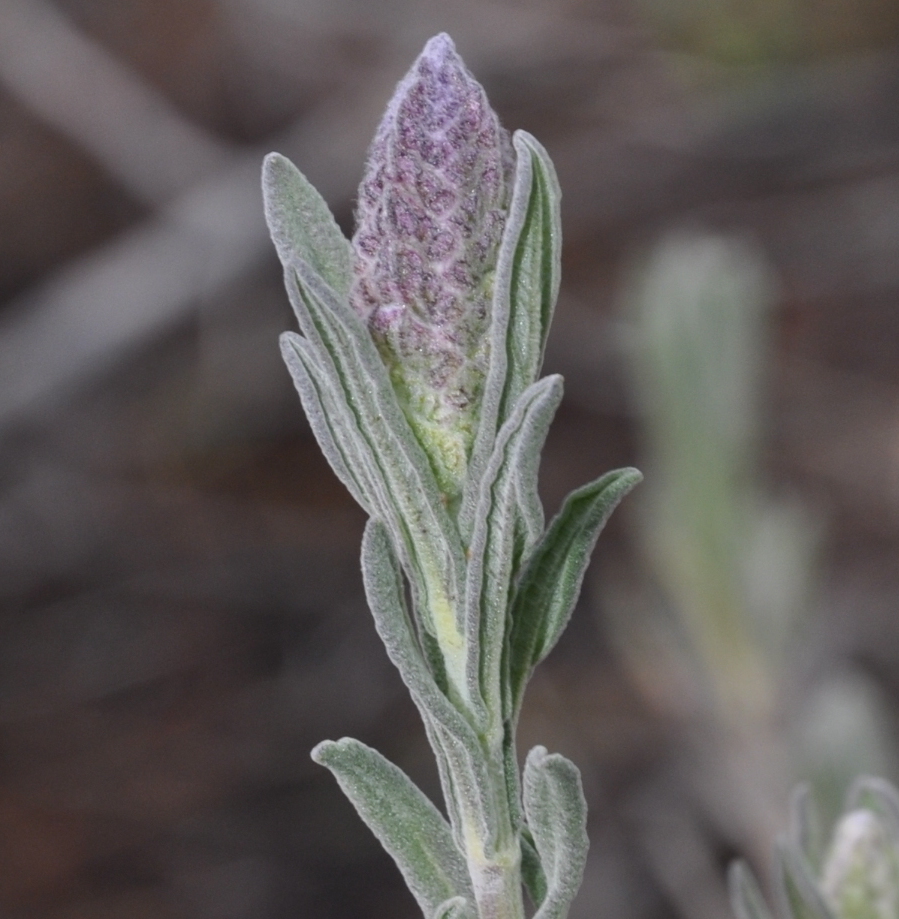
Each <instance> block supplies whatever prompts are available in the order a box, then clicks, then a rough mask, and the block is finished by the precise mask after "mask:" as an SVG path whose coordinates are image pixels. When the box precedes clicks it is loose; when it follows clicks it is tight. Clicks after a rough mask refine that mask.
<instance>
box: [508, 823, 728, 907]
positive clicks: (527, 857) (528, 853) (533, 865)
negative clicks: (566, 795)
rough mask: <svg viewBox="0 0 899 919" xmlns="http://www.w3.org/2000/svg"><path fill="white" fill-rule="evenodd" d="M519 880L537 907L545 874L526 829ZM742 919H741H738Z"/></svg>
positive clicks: (523, 834) (524, 829)
mask: <svg viewBox="0 0 899 919" xmlns="http://www.w3.org/2000/svg"><path fill="white" fill-rule="evenodd" d="M521 880H522V881H523V882H524V888H525V890H527V892H528V896H529V897H530V898H531V903H533V904H534V906H539V905H540V904H541V903H542V902H543V901H544V899H546V874H545V873H544V871H543V865H541V864H540V856H539V855H538V854H537V849H536V847H535V846H534V840H533V837H532V836H531V832H530V830H529V829H528V828H527V827H522V832H521ZM740 919H742V917H740Z"/></svg>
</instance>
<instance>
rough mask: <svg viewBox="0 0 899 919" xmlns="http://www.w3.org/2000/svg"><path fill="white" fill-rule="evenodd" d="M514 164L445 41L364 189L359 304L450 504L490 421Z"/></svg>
mask: <svg viewBox="0 0 899 919" xmlns="http://www.w3.org/2000/svg"><path fill="white" fill-rule="evenodd" d="M513 159H514V154H513V151H512V145H511V142H510V138H509V135H508V132H506V131H505V130H504V129H503V128H502V127H500V124H499V120H498V119H497V117H496V114H495V113H494V112H493V111H492V110H491V108H490V106H489V104H488V102H487V97H486V96H485V94H484V90H483V89H482V87H481V86H480V85H479V84H478V83H477V82H476V81H475V79H474V78H473V77H472V76H471V74H470V73H469V72H468V70H467V69H466V67H465V64H464V63H463V62H462V59H461V58H460V57H459V56H458V54H457V53H456V49H455V48H454V46H453V43H452V41H451V40H450V38H449V36H447V35H438V36H436V37H435V38H432V39H431V40H430V41H429V42H428V44H427V45H426V46H425V49H424V51H423V52H422V53H421V56H420V57H419V58H418V60H417V61H416V62H415V64H414V65H413V66H412V69H411V70H410V71H409V73H408V74H407V75H406V77H405V79H404V80H403V81H402V82H401V83H400V84H399V86H398V87H397V90H396V93H395V94H394V96H393V99H392V100H391V102H390V105H389V106H388V108H387V112H386V114H385V115H384V118H383V120H382V121H381V124H380V126H379V128H378V132H377V134H376V135H375V139H374V141H373V142H372V146H371V149H370V151H369V157H368V164H367V167H366V172H365V177H364V179H363V181H362V185H361V186H360V188H359V201H358V205H357V212H356V220H357V229H356V233H355V235H354V237H353V249H354V253H355V265H354V267H355V277H354V281H353V286H352V289H351V292H350V299H351V302H352V304H353V307H354V309H355V310H356V311H357V313H358V314H359V315H360V316H361V317H362V318H363V319H364V320H365V321H366V323H367V324H368V327H369V329H370V331H371V334H372V336H373V338H374V340H375V342H376V344H377V346H378V349H379V351H380V352H381V355H382V357H383V359H384V362H385V364H386V365H387V367H388V370H389V372H390V376H391V380H392V382H393V385H394V388H395V390H396V392H397V395H398V397H399V400H400V404H401V405H402V407H403V411H404V412H405V414H406V416H407V418H408V419H409V422H410V424H411V425H412V428H413V430H414V431H415V433H416V436H417V437H418V439H419V441H420V442H421V444H422V446H423V447H424V449H425V451H426V452H427V453H428V455H429V457H430V459H431V463H432V465H433V467H434V470H435V473H436V474H437V478H438V481H439V483H440V485H441V487H442V488H443V490H444V491H445V492H446V493H447V494H448V495H449V496H453V495H456V494H458V493H459V492H460V491H461V487H462V483H463V482H464V476H465V471H466V467H467V462H468V457H469V454H470V451H471V445H472V441H473V439H474V434H475V428H476V423H477V417H478V413H479V409H480V401H481V395H482V391H483V387H484V379H485V375H486V370H487V360H488V356H489V341H488V337H489V336H488V325H489V320H490V303H491V298H492V295H493V275H494V270H495V267H496V258H497V251H498V248H499V242H500V237H501V236H502V232H503V227H504V225H505V218H506V211H507V208H508V204H509V197H510V185H511V172H512V167H513Z"/></svg>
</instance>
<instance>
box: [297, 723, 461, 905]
mask: <svg viewBox="0 0 899 919" xmlns="http://www.w3.org/2000/svg"><path fill="white" fill-rule="evenodd" d="M312 758H313V760H315V762H317V763H320V764H321V765H323V766H326V767H327V768H328V769H330V770H331V772H332V773H333V774H334V777H335V778H336V779H337V781H338V782H339V784H340V787H341V788H342V789H343V791H344V793H345V794H346V796H347V797H348V798H349V799H350V801H351V802H352V803H353V806H354V807H355V808H356V810H357V811H358V812H359V816H360V817H361V818H362V819H363V820H364V821H365V823H366V824H368V826H369V827H370V829H371V830H372V832H373V833H374V834H375V836H377V837H378V839H379V840H380V842H381V844H382V845H383V846H384V848H385V849H386V850H387V851H388V852H389V853H390V855H391V856H392V857H393V860H394V861H395V862H396V864H397V867H398V868H399V869H400V871H401V872H402V875H403V877H404V878H405V879H406V883H407V884H408V885H409V889H410V890H411V891H412V894H413V896H414V897H415V899H416V900H417V901H418V905H419V906H420V907H421V910H422V912H423V913H424V914H425V916H427V917H430V916H432V915H434V914H435V912H436V911H437V909H438V908H440V907H441V906H442V905H443V904H444V903H445V902H446V901H447V900H453V899H455V898H458V897H461V898H465V899H466V900H467V901H468V902H470V903H473V902H474V896H473V894H472V890H471V884H470V882H469V879H468V871H467V869H466V866H465V860H464V859H463V857H462V855H461V853H460V852H459V850H458V849H457V848H456V845H455V843H454V842H453V837H452V833H451V831H450V827H449V824H448V823H447V822H446V820H445V819H444V818H443V816H442V815H441V813H440V811H438V810H437V808H436V807H434V805H433V804H432V803H431V802H430V800H428V798H427V797H426V796H425V795H424V794H423V793H422V792H421V791H420V790H419V789H418V788H417V787H416V786H415V785H414V784H413V783H412V781H411V779H409V777H408V776H407V775H406V774H405V773H404V772H403V771H402V770H401V769H399V768H398V767H397V766H395V765H393V763H391V762H390V761H389V760H387V759H385V758H384V757H383V756H382V755H381V754H380V753H378V752H377V751H376V750H373V749H372V748H371V747H367V746H366V745H365V744H363V743H360V742H359V741H358V740H353V739H352V738H349V737H344V738H343V739H342V740H339V741H336V742H335V741H330V740H326V741H324V742H323V743H320V744H319V745H318V746H317V747H316V748H315V749H314V750H313V751H312Z"/></svg>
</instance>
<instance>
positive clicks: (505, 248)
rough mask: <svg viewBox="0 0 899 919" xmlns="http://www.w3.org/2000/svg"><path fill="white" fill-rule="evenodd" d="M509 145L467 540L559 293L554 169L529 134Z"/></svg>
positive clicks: (464, 525) (466, 501)
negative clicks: (497, 444) (510, 170)
mask: <svg viewBox="0 0 899 919" xmlns="http://www.w3.org/2000/svg"><path fill="white" fill-rule="evenodd" d="M512 142H513V145H514V148H515V152H516V161H515V177H514V182H513V189H512V203H511V205H510V207H509V214H508V217H507V218H506V226H505V229H504V231H503V238H502V242H501V243H500V251H499V258H498V261H497V267H496V278H495V281H494V294H493V305H492V313H491V325H490V365H489V368H488V371H487V382H486V386H485V391H484V401H483V405H482V408H481V417H480V420H479V423H478V431H477V434H476V437H475V443H474V447H473V451H472V458H471V464H470V467H469V468H470V471H469V478H468V482H467V485H466V491H465V494H464V495H463V499H462V506H461V509H460V512H459V526H460V529H461V531H462V534H463V536H467V535H468V534H469V533H470V532H471V529H472V527H473V525H474V514H475V508H476V504H477V500H478V489H479V487H480V478H481V475H482V474H483V472H484V468H485V467H486V465H487V463H488V461H489V457H490V454H491V452H492V450H493V443H494V439H495V438H496V436H497V430H498V429H499V428H500V427H501V426H502V424H503V422H504V420H505V418H506V416H507V415H508V414H509V413H510V412H511V411H512V410H513V407H514V405H515V403H516V402H517V400H518V397H519V396H520V395H521V393H522V392H523V391H524V390H525V389H526V388H527V387H528V386H530V385H531V383H533V382H534V380H535V379H536V378H537V374H538V373H539V372H540V365H541V363H542V361H543V350H544V346H545V344H546V335H547V332H548V330H549V323H550V321H551V319H552V313H553V309H554V307H555V302H556V297H557V295H558V291H559V277H560V268H559V265H560V258H561V244H562V231H561V223H560V220H559V201H560V198H561V192H560V191H559V183H558V180H557V179H556V174H555V170H554V169H553V165H552V162H551V161H550V159H549V156H548V155H547V153H546V151H545V150H544V149H543V147H542V146H541V145H540V144H539V143H538V142H537V141H536V140H535V139H534V138H533V137H531V135H530V134H527V133H526V132H524V131H516V132H515V135H514V137H513V140H512ZM527 512H531V509H530V508H529V509H528V511H527Z"/></svg>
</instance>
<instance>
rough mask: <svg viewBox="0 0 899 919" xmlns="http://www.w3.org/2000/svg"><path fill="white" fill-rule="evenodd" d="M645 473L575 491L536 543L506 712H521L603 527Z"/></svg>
mask: <svg viewBox="0 0 899 919" xmlns="http://www.w3.org/2000/svg"><path fill="white" fill-rule="evenodd" d="M641 478H642V476H641V475H640V473H639V472H638V471H637V470H636V469H629V468H628V469H617V470H615V471H614V472H609V473H607V474H606V475H604V476H602V477H601V478H599V479H597V480H596V481H595V482H591V483H590V484H589V485H585V486H583V487H582V488H579V489H577V490H576V491H573V492H572V493H571V494H570V495H569V496H568V497H567V498H566V499H565V503H564V504H563V505H562V509H561V510H560V511H559V513H558V514H557V515H556V517H555V518H554V519H553V521H552V523H550V525H549V528H548V529H547V531H546V533H545V534H544V535H543V538H542V539H541V540H540V542H539V543H538V544H537V546H536V548H535V549H534V551H533V553H532V555H531V557H530V559H529V560H528V562H527V564H526V566H525V568H524V571H523V572H522V574H521V579H520V581H519V584H518V588H517V590H516V592H515V597H514V599H513V601H512V606H511V613H510V615H511V620H512V623H511V631H510V635H509V646H508V651H507V655H508V657H507V661H508V663H507V669H508V686H509V692H510V696H509V701H508V703H507V704H508V706H509V707H508V709H507V713H506V714H507V716H509V715H514V714H515V713H517V711H518V709H519V707H520V705H521V698H522V696H523V694H524V687H525V685H526V683H527V680H528V678H529V677H530V674H531V671H532V670H533V668H534V667H536V665H537V664H538V663H540V661H541V660H543V658H544V657H546V655H547V654H548V653H549V652H550V651H551V650H552V648H553V646H554V645H555V643H556V642H557V641H558V639H559V636H560V635H561V634H562V631H563V630H564V628H565V626H566V625H567V624H568V620H569V618H570V617H571V613H572V610H573V609H574V605H575V603H576V602H577V597H578V593H579V592H580V589H581V583H582V582H583V579H584V573H585V571H586V570H587V565H588V563H589V561H590V554H591V553H592V552H593V547H594V546H595V545H596V540H597V538H598V536H599V533H600V531H601V530H602V528H603V526H604V525H605V523H606V521H607V520H608V519H609V516H610V515H611V513H612V511H613V510H614V509H615V507H616V506H617V505H618V503H619V501H621V499H622V498H623V497H624V496H625V495H626V494H627V493H628V492H629V491H630V490H631V489H632V488H633V487H634V485H636V484H637V483H638V482H639V481H640V479H641Z"/></svg>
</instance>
